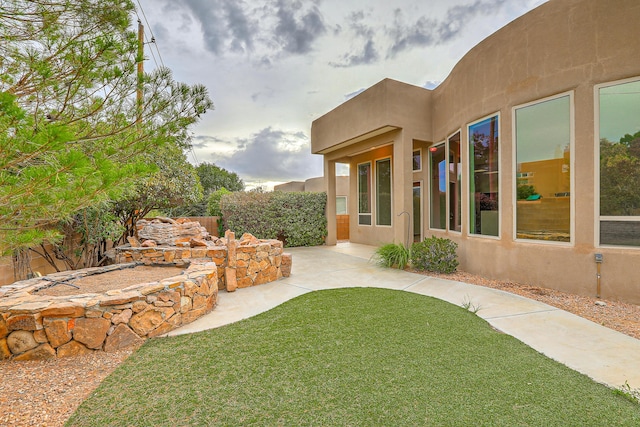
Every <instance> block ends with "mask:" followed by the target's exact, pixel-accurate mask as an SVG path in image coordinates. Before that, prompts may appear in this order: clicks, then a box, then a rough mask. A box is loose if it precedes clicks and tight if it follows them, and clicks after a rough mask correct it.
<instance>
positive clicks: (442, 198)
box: [429, 144, 447, 230]
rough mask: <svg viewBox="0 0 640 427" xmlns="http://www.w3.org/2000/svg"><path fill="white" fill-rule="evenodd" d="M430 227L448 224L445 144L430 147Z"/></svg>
mask: <svg viewBox="0 0 640 427" xmlns="http://www.w3.org/2000/svg"><path fill="white" fill-rule="evenodd" d="M429 159H430V160H429V164H430V169H429V174H430V175H429V176H430V181H431V186H430V187H429V203H430V209H429V212H430V215H429V227H431V228H435V229H440V230H444V229H445V228H446V226H447V222H446V218H447V203H446V197H447V177H446V173H447V160H446V158H445V151H444V144H442V145H439V146H437V147H430V148H429Z"/></svg>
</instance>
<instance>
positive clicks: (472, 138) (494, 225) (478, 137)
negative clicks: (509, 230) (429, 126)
mask: <svg viewBox="0 0 640 427" xmlns="http://www.w3.org/2000/svg"><path fill="white" fill-rule="evenodd" d="M498 133H499V130H498V116H493V117H490V118H488V119H485V120H482V121H480V122H477V123H474V124H471V125H469V233H470V234H481V235H485V236H498V232H499V215H498V213H499V211H498V207H499V182H500V180H499V178H500V177H499V171H498V165H499V161H498Z"/></svg>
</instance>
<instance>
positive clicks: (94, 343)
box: [73, 318, 111, 349]
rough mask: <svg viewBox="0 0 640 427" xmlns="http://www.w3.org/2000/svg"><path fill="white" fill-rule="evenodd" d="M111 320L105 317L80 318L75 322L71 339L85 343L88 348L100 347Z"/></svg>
mask: <svg viewBox="0 0 640 427" xmlns="http://www.w3.org/2000/svg"><path fill="white" fill-rule="evenodd" d="M110 326H111V322H110V321H108V320H107V319H103V318H100V319H86V318H80V319H77V320H76V322H75V327H74V329H73V339H75V340H76V341H78V342H80V343H82V344H84V345H86V346H87V347H88V348H92V349H98V348H100V347H102V343H103V342H104V339H105V338H106V337H107V331H108V330H109V327H110Z"/></svg>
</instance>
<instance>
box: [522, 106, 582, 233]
mask: <svg viewBox="0 0 640 427" xmlns="http://www.w3.org/2000/svg"><path fill="white" fill-rule="evenodd" d="M570 103H571V99H570V96H569V95H566V96H563V97H560V98H555V99H551V100H548V101H544V102H540V103H537V104H534V105H529V106H526V107H522V108H518V109H516V111H515V129H516V130H515V132H516V164H517V173H516V185H517V200H518V201H517V204H516V237H517V238H519V239H534V240H549V241H556V242H569V241H570V240H571V193H570V191H571V170H570V164H571V105H570Z"/></svg>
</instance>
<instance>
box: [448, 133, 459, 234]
mask: <svg viewBox="0 0 640 427" xmlns="http://www.w3.org/2000/svg"><path fill="white" fill-rule="evenodd" d="M449 230H453V231H462V157H461V156H460V132H458V133H456V134H455V135H453V136H452V137H451V138H449Z"/></svg>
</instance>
